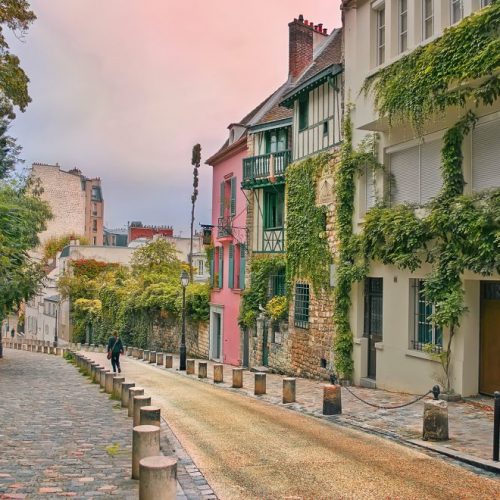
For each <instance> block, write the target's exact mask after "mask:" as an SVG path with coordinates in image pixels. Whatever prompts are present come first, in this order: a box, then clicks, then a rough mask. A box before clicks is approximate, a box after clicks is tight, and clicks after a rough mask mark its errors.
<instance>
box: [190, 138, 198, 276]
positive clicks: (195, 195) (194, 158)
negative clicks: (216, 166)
mask: <svg viewBox="0 0 500 500" xmlns="http://www.w3.org/2000/svg"><path fill="white" fill-rule="evenodd" d="M200 162H201V146H200V145H199V144H196V145H195V146H193V156H192V158H191V165H193V166H194V169H193V194H192V195H191V240H190V245H189V278H190V281H191V283H192V282H193V233H194V207H195V205H196V199H197V198H198V169H199V168H200Z"/></svg>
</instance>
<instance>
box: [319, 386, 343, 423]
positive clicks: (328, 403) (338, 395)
mask: <svg viewBox="0 0 500 500" xmlns="http://www.w3.org/2000/svg"><path fill="white" fill-rule="evenodd" d="M341 413H342V387H341V386H340V385H331V384H328V385H324V386H323V415H340V414H341Z"/></svg>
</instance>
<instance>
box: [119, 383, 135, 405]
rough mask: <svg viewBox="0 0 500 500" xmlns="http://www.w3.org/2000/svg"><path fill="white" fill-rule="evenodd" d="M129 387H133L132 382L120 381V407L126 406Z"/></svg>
mask: <svg viewBox="0 0 500 500" xmlns="http://www.w3.org/2000/svg"><path fill="white" fill-rule="evenodd" d="M131 387H135V384H134V382H123V383H122V393H121V399H122V408H128V390H129V389H130V388H131Z"/></svg>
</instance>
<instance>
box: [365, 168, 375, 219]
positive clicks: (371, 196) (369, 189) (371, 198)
mask: <svg viewBox="0 0 500 500" xmlns="http://www.w3.org/2000/svg"><path fill="white" fill-rule="evenodd" d="M374 181H375V172H374V171H373V169H371V168H370V167H368V166H367V167H365V208H366V210H370V208H373V207H374V206H375V203H376V197H375V185H374Z"/></svg>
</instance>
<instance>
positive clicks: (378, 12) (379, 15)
mask: <svg viewBox="0 0 500 500" xmlns="http://www.w3.org/2000/svg"><path fill="white" fill-rule="evenodd" d="M374 11H375V26H376V28H375V29H376V49H377V50H376V63H377V66H380V65H382V64H384V62H385V60H386V53H385V49H386V40H387V33H386V26H387V22H386V19H385V14H386V11H385V3H382V4H380V5H378V6H377V8H374ZM381 19H383V22H384V24H380V21H381ZM381 34H383V39H384V41H383V43H382V42H381V39H382V36H381ZM381 54H382V55H381Z"/></svg>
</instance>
